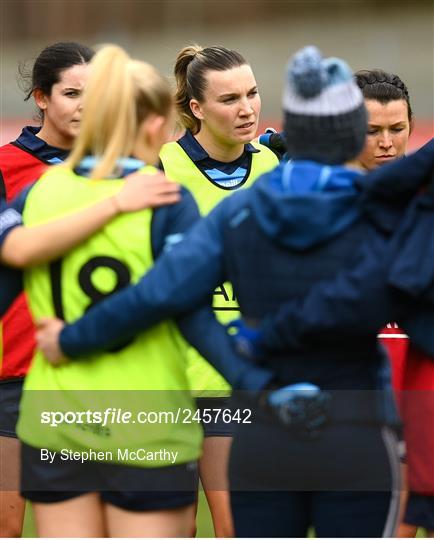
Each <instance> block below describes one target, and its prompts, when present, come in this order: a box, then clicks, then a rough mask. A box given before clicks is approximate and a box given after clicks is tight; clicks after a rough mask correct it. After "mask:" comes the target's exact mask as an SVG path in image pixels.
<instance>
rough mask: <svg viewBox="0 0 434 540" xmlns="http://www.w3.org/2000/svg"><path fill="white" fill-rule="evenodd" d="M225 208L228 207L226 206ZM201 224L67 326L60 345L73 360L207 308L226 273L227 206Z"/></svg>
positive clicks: (216, 211) (217, 209) (196, 225)
mask: <svg viewBox="0 0 434 540" xmlns="http://www.w3.org/2000/svg"><path fill="white" fill-rule="evenodd" d="M223 203H224V201H223ZM223 203H221V204H220V205H219V206H217V207H216V208H215V209H214V210H213V212H211V214H209V216H207V217H206V218H204V219H201V220H199V221H198V222H197V223H196V224H195V225H194V226H193V227H192V229H191V230H190V231H189V232H188V233H187V234H186V235H185V237H184V238H183V240H182V241H181V242H180V243H178V244H176V245H174V246H173V247H172V249H170V250H169V251H166V252H164V253H163V255H162V256H161V257H160V258H159V259H158V260H157V261H156V263H155V265H154V266H153V268H151V270H150V271H149V272H148V273H147V274H146V275H145V276H144V277H143V278H142V279H141V280H140V281H139V282H138V283H137V284H136V285H134V286H130V287H127V288H126V289H123V290H122V291H119V292H118V293H116V294H114V295H113V296H111V297H110V299H108V300H107V301H104V302H101V303H100V304H98V305H96V306H94V307H93V308H92V309H91V310H89V311H88V312H87V313H86V314H85V315H84V316H83V317H82V318H81V319H80V320H78V321H77V322H75V323H74V324H72V325H69V326H66V327H65V328H64V330H63V331H62V333H61V336H60V341H61V347H62V349H63V351H64V352H65V353H66V354H67V355H68V356H70V357H75V356H80V355H83V354H88V353H90V352H93V351H98V350H101V349H106V348H108V347H111V346H113V345H115V344H116V343H118V342H121V341H122V340H123V339H125V338H126V337H132V336H134V335H135V334H136V333H138V332H140V331H143V330H146V329H147V328H149V327H151V326H153V325H154V324H156V323H159V322H161V321H163V320H164V319H168V318H171V317H173V316H177V315H180V314H182V313H188V312H191V311H193V310H194V309H197V308H199V307H201V306H203V304H205V303H207V302H209V298H210V295H211V293H212V292H213V290H214V289H215V287H216V286H217V285H218V284H220V283H222V282H223V281H225V279H224V278H225V276H224V271H223V234H222V228H223V224H224V221H225V217H224V204H223Z"/></svg>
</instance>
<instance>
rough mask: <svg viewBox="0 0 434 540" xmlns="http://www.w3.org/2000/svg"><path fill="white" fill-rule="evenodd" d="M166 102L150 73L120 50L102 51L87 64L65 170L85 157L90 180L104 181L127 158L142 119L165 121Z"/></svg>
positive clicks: (162, 85) (165, 92)
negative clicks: (91, 159) (92, 161)
mask: <svg viewBox="0 0 434 540" xmlns="http://www.w3.org/2000/svg"><path fill="white" fill-rule="evenodd" d="M171 103H172V100H171V95H170V87H169V85H168V83H167V81H166V80H165V79H163V77H162V76H161V75H160V74H159V73H158V72H157V71H156V70H155V68H153V67H152V66H150V65H149V64H146V63H144V62H139V61H136V60H132V59H131V58H130V57H129V56H128V54H127V53H126V52H125V51H124V50H123V49H121V48H120V47H117V46H115V45H107V46H105V47H103V48H102V49H101V50H100V51H99V52H98V53H97V54H96V55H95V58H94V60H93V61H92V62H91V75H90V77H89V81H88V84H87V86H86V89H85V92H84V99H83V115H82V120H81V128H80V133H79V135H78V137H77V139H76V141H75V144H74V147H73V150H72V152H71V154H70V156H69V158H68V160H67V161H66V165H67V166H69V167H71V168H75V167H76V166H77V165H78V163H79V162H80V161H81V160H82V159H83V157H84V156H86V155H87V154H90V155H93V156H95V157H96V158H97V163H96V165H95V167H94V169H93V170H92V173H91V178H105V177H107V176H110V175H111V174H112V173H113V172H114V169H115V166H116V161H117V160H118V159H119V158H120V157H124V156H129V155H131V153H132V151H133V147H134V143H135V141H136V136H137V132H138V128H139V125H140V124H141V123H142V122H143V120H144V119H145V118H146V117H147V116H148V114H149V113H152V112H153V113H156V114H158V115H162V116H166V115H167V114H168V112H169V110H170V107H171Z"/></svg>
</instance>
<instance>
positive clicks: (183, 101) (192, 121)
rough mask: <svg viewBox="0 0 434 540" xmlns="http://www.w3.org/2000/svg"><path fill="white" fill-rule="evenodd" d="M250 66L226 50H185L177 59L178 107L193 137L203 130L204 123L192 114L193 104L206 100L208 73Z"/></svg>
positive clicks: (182, 120)
mask: <svg viewBox="0 0 434 540" xmlns="http://www.w3.org/2000/svg"><path fill="white" fill-rule="evenodd" d="M246 64H247V61H246V60H245V59H244V57H243V56H242V55H241V54H240V53H238V52H237V51H232V50H230V49H226V48H225V47H206V48H202V47H200V46H199V45H191V46H189V47H184V48H183V49H182V50H181V51H180V52H179V54H178V56H177V58H176V62H175V69H174V73H175V79H176V94H175V103H176V108H177V111H178V117H179V121H180V123H181V124H182V126H183V127H185V128H187V129H189V130H191V131H192V132H193V134H196V133H197V132H198V131H199V130H200V120H199V119H197V118H196V117H195V116H194V114H193V113H192V112H191V109H190V100H191V99H197V100H198V101H202V100H203V96H204V92H205V89H206V79H205V77H206V73H207V72H208V71H210V70H214V71H226V70H228V69H233V68H236V67H239V66H244V65H246Z"/></svg>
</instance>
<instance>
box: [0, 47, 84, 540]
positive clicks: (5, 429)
mask: <svg viewBox="0 0 434 540" xmlns="http://www.w3.org/2000/svg"><path fill="white" fill-rule="evenodd" d="M93 54H94V51H93V50H92V49H90V48H89V47H87V46H86V45H82V44H80V43H75V42H60V43H54V44H53V45H49V46H47V47H45V48H44V49H43V50H42V51H41V52H40V53H39V55H38V56H37V58H36V60H35V62H34V64H33V68H32V70H31V73H29V74H25V73H24V70H23V69H20V74H21V77H22V83H23V86H24V87H25V92H26V95H25V100H26V101H27V100H28V99H30V98H31V97H33V99H34V101H35V103H36V106H37V108H38V118H39V120H40V123H41V125H40V126H38V127H34V126H26V127H25V128H24V129H23V130H22V132H21V134H20V136H19V137H18V138H17V139H16V140H15V141H13V142H11V143H9V144H6V145H5V146H2V147H1V148H0V197H1V198H3V199H5V200H6V201H8V202H9V201H10V200H11V199H13V198H14V197H15V196H16V195H17V194H18V193H19V192H20V191H21V190H22V189H24V188H25V187H26V186H28V185H29V184H30V183H31V182H34V181H35V180H36V179H37V178H39V177H40V176H41V174H42V172H43V171H44V170H45V169H46V168H47V167H48V166H49V165H51V164H53V163H60V162H62V161H63V160H64V159H65V158H66V157H67V155H68V153H69V151H70V149H71V148H72V144H73V141H74V139H75V137H76V135H77V133H78V130H79V129H80V118H81V107H82V92H83V88H84V85H85V82H86V79H87V76H88V63H89V61H90V60H91V58H92V56H93ZM1 341H2V343H1V346H0V351H1V361H0V366H1V368H0V402H1V406H0V448H1V455H0V459H1V462H2V463H7V464H8V466H7V471H8V472H7V475H6V473H5V472H4V470H3V468H2V473H1V474H2V477H3V476H4V478H3V482H5V485H4V486H3V485H2V478H1V477H0V489H3V490H4V491H3V493H2V497H1V505H0V516H1V518H0V531H1V535H2V536H20V535H21V528H22V521H23V515H24V500H23V499H21V497H19V494H18V492H17V491H15V490H14V491H12V490H11V489H10V488H11V486H12V485H13V484H14V483H15V481H14V478H15V477H16V476H18V460H17V455H18V451H17V448H18V447H17V445H18V441H17V440H16V434H15V424H16V421H17V417H18V404H19V400H20V395H21V389H22V383H23V377H24V375H25V374H26V373H27V370H28V367H29V364H30V360H31V358H32V354H33V349H34V327H33V323H32V321H31V318H30V314H29V311H28V308H27V303H26V299H25V296H24V294H22V295H20V297H19V298H18V299H17V300H16V301H15V302H14V304H13V305H12V306H11V308H10V309H9V310H8V312H7V313H6V315H5V316H4V317H3V318H2V321H1ZM11 509H13V510H11Z"/></svg>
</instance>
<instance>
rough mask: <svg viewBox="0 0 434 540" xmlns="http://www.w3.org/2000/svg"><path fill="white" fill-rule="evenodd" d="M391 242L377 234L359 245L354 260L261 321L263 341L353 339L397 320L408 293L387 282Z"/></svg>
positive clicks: (283, 345) (292, 343) (289, 344)
mask: <svg viewBox="0 0 434 540" xmlns="http://www.w3.org/2000/svg"><path fill="white" fill-rule="evenodd" d="M389 250H390V246H389V245H388V242H387V240H386V239H384V238H381V237H380V236H378V237H373V238H372V240H371V241H369V242H364V243H363V245H362V246H361V247H360V249H359V251H358V253H357V256H356V257H355V260H354V264H353V266H352V267H351V268H348V269H345V270H343V271H342V272H341V273H340V274H339V275H338V276H336V277H335V278H333V279H331V280H325V281H322V282H319V283H318V284H317V285H315V286H313V287H312V288H311V289H310V291H309V292H308V294H307V295H306V296H305V297H303V298H301V299H297V300H294V301H292V302H290V303H286V304H284V305H282V307H281V308H280V309H279V310H278V311H277V313H275V314H274V315H273V316H271V317H268V318H267V319H265V320H264V321H263V323H262V327H261V329H262V332H263V342H264V344H265V346H266V347H267V348H269V349H272V350H284V349H287V348H299V347H304V346H306V345H312V344H317V345H318V344H333V343H334V344H335V343H336V341H337V340H339V342H342V343H349V344H351V342H352V341H353V340H354V338H355V337H360V336H365V335H366V336H369V335H371V336H372V334H373V333H376V332H378V330H380V329H381V328H382V327H383V326H385V325H386V324H387V323H388V322H390V321H399V320H400V318H401V317H402V316H403V315H404V314H405V313H407V312H408V310H409V309H410V299H409V298H407V297H406V296H405V295H403V294H402V293H400V291H397V290H396V289H394V288H392V287H389V286H388V285H387V275H388V265H389V262H390V261H389V257H388V253H389Z"/></svg>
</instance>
